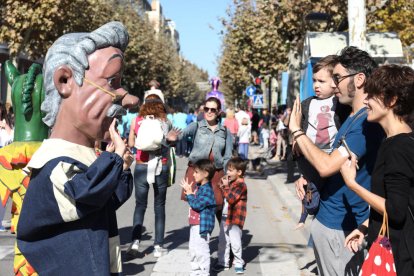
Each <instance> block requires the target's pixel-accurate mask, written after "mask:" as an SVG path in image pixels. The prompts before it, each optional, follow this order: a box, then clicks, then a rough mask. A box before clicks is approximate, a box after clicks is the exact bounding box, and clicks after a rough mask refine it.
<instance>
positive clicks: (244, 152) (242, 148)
mask: <svg viewBox="0 0 414 276" xmlns="http://www.w3.org/2000/svg"><path fill="white" fill-rule="evenodd" d="M239 156H240V158H241V159H243V160H247V159H248V156H249V144H247V143H239Z"/></svg>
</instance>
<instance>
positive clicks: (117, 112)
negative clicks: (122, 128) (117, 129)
mask: <svg viewBox="0 0 414 276" xmlns="http://www.w3.org/2000/svg"><path fill="white" fill-rule="evenodd" d="M126 114H127V111H126V109H125V108H123V107H122V106H121V105H119V104H112V105H111V107H109V109H108V111H107V112H106V116H107V117H109V118H115V117H118V118H119V117H122V116H123V115H126Z"/></svg>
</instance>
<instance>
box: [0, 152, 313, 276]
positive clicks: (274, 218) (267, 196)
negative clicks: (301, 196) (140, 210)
mask: <svg viewBox="0 0 414 276" xmlns="http://www.w3.org/2000/svg"><path fill="white" fill-rule="evenodd" d="M187 162H188V161H187V159H186V158H177V178H176V180H177V181H176V184H175V185H173V186H172V187H170V188H168V193H167V206H166V233H165V247H166V248H168V250H169V252H168V254H167V255H165V256H163V257H161V258H158V259H157V258H154V257H153V254H152V251H153V238H154V212H153V209H154V208H153V191H152V190H150V194H149V197H148V199H149V200H148V209H147V213H146V216H145V220H144V226H145V232H144V233H143V236H142V241H141V244H140V254H138V255H137V256H130V255H128V254H126V250H127V248H128V246H129V243H130V238H131V229H132V219H133V213H134V205H135V197H134V195H132V196H131V198H130V199H129V200H128V201H127V202H126V203H125V204H124V205H123V206H122V207H121V208H120V209H119V210H118V212H117V216H118V227H119V233H120V241H121V249H122V259H123V270H124V274H125V275H151V276H161V275H162V276H164V275H165V276H168V275H171V276H172V275H177V276H178V275H189V271H190V264H189V254H188V238H189V226H188V219H187V215H188V204H187V203H186V202H183V201H181V200H180V193H181V188H180V187H179V181H180V180H181V179H182V177H183V176H184V173H185V169H186V164H187ZM285 166H286V162H276V163H273V164H264V166H262V168H263V169H262V170H261V171H260V172H253V171H248V172H247V177H246V183H247V186H248V204H247V212H248V213H247V219H246V223H245V227H244V229H243V258H244V260H245V262H246V271H245V275H289V276H290V275H292V276H294V275H315V274H314V273H316V265H315V260H314V256H313V252H312V250H311V249H310V248H309V247H307V240H308V237H309V232H308V229H309V225H306V226H305V228H304V229H302V230H294V227H295V225H296V223H297V221H298V218H299V215H300V211H301V205H300V202H299V201H298V200H297V199H296V197H295V196H294V185H293V183H287V184H286V183H285V180H286V174H285ZM6 219H7V217H6ZM310 220H311V219H308V221H307V223H309V222H310ZM218 234H219V231H218V226H217V223H216V226H215V229H214V231H213V234H212V238H211V242H210V248H211V253H212V259H211V264H212V267H213V266H214V264H215V262H216V260H217V247H218ZM14 238H15V237H14V235H11V234H10V233H0V276H7V275H13V270H12V266H13V243H14ZM234 274H235V272H234V270H233V268H231V269H230V270H228V271H223V272H220V273H218V274H217V273H215V272H212V273H211V275H223V276H224V275H234Z"/></svg>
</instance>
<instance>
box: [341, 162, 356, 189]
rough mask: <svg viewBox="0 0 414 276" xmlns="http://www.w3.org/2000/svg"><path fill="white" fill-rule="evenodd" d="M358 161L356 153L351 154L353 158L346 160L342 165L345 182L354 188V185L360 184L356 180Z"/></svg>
mask: <svg viewBox="0 0 414 276" xmlns="http://www.w3.org/2000/svg"><path fill="white" fill-rule="evenodd" d="M357 162H358V160H357V159H356V157H355V155H353V154H352V155H351V160H348V159H347V160H346V161H345V162H344V163H343V164H342V166H341V174H342V178H343V179H344V181H345V184H346V185H347V186H348V187H349V188H350V189H352V187H353V186H354V185H358V183H356V182H355V178H356V171H357Z"/></svg>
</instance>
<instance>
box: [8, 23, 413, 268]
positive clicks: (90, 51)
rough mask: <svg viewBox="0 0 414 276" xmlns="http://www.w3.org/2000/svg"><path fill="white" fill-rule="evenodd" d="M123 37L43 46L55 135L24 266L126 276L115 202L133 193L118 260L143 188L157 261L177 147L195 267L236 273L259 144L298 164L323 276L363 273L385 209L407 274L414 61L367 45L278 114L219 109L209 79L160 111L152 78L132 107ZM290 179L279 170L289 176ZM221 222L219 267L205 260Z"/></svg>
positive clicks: (28, 216) (110, 26)
mask: <svg viewBox="0 0 414 276" xmlns="http://www.w3.org/2000/svg"><path fill="white" fill-rule="evenodd" d="M127 44H128V33H127V32H126V29H125V27H124V26H123V25H122V24H121V23H119V22H110V23H107V24H105V25H104V26H102V27H100V28H99V29H97V30H95V31H93V32H91V33H74V34H67V35H64V36H63V37H62V38H60V39H58V40H57V41H56V42H55V43H54V44H53V45H52V47H51V48H50V49H49V51H48V53H47V55H46V58H45V64H44V69H45V72H44V83H45V85H44V87H45V100H44V102H43V104H42V112H44V113H45V118H44V122H45V124H46V125H48V126H49V127H50V128H51V133H50V137H49V139H46V140H45V141H44V142H43V144H42V145H41V147H40V148H39V149H38V151H37V152H36V153H35V154H34V155H33V157H32V159H31V160H30V162H29V164H28V166H27V169H28V170H29V175H30V177H31V179H30V183H29V185H28V189H27V193H26V196H25V199H24V204H23V207H22V211H21V216H20V221H19V228H18V231H17V247H18V249H19V250H20V251H21V253H22V254H23V255H24V257H25V258H26V259H27V263H26V264H25V265H26V266H27V267H28V269H29V268H30V269H32V270H33V271H36V272H38V273H39V275H108V274H111V275H120V274H121V273H122V260H121V254H120V253H119V252H120V251H119V248H120V245H119V237H118V227H117V222H116V210H117V209H118V208H119V207H120V206H121V205H122V204H123V203H124V202H125V201H126V200H128V198H129V197H130V196H131V195H132V191H133V190H135V209H134V215H133V218H132V233H131V242H130V245H129V248H128V250H127V253H128V254H130V255H133V256H136V254H137V253H138V252H139V250H140V241H141V237H142V232H143V225H144V219H145V213H146V209H147V205H148V193H149V189H150V187H151V186H152V189H153V190H154V206H153V208H154V214H155V221H154V223H155V225H154V229H155V237H154V257H161V256H163V255H165V254H168V250H167V248H165V247H164V235H165V226H166V223H168V222H166V216H165V206H166V195H167V191H168V186H170V185H172V183H174V181H175V179H174V176H175V164H176V163H175V158H176V156H177V158H184V157H187V158H188V163H187V168H186V172H185V176H184V178H183V179H180V180H179V182H180V184H181V187H182V194H181V199H182V200H183V201H186V202H187V203H188V205H189V212H188V224H189V226H190V227H189V252H190V262H191V263H190V264H191V272H190V273H191V275H209V274H210V270H211V269H213V270H214V271H217V272H220V271H223V270H228V269H229V268H230V266H233V267H234V271H235V273H237V274H243V273H244V272H245V265H246V264H245V262H244V260H243V256H242V255H243V254H242V243H241V241H242V230H243V227H244V222H245V219H246V216H247V198H248V191H247V185H246V179H245V173H246V170H247V165H248V162H249V161H250V159H252V158H251V157H250V155H251V153H250V152H249V151H250V150H251V149H252V147H253V146H256V147H258V148H260V149H261V152H263V153H264V155H263V158H266V159H268V160H273V161H283V160H290V162H293V160H297V163H298V168H299V171H300V173H301V177H300V178H299V179H298V180H297V181H296V184H295V185H296V192H297V195H298V197H299V199H300V200H302V202H303V207H302V210H301V212H302V215H301V219H300V221H299V223H298V226H297V228H300V227H304V222H305V219H306V216H307V215H308V214H311V215H314V218H313V220H312V222H311V226H310V228H311V229H310V233H311V237H310V239H311V243H310V244H312V247H313V249H314V252H315V258H316V262H317V266H318V272H319V275H358V274H359V273H360V272H361V265H362V264H363V262H364V259H365V253H366V252H365V250H364V249H365V247H366V245H365V244H364V243H363V240H364V238H365V237H367V240H368V244H367V248H369V247H370V246H371V245H372V244H373V243H374V242H375V240H376V238H377V237H378V235H379V232H380V228H381V226H382V225H383V218H384V217H385V218H387V217H388V225H389V228H388V234H389V238H390V242H391V246H392V252H393V256H394V260H395V266H394V267H392V266H391V268H390V269H393V270H394V272H396V273H397V275H403V276H405V275H412V274H413V272H414V239H413V237H414V236H413V233H414V217H413V215H412V210H414V135H413V132H412V123H413V119H414V70H413V69H411V68H409V67H406V66H397V65H383V66H380V67H378V66H377V64H376V62H375V61H374V60H373V59H372V58H371V57H370V56H369V55H368V54H367V53H366V52H364V51H362V50H359V49H357V48H355V47H347V48H345V49H343V51H342V52H341V53H340V54H339V55H332V56H327V57H325V58H323V59H321V60H320V61H318V62H317V63H316V64H315V65H314V68H313V74H314V75H313V81H314V90H315V96H314V97H311V98H309V99H305V100H304V101H303V102H301V101H300V99H299V97H297V98H296V100H295V102H294V104H293V106H292V107H287V106H281V107H279V108H276V109H274V110H272V112H271V113H269V111H268V110H266V109H263V110H256V109H247V108H245V107H244V106H239V107H236V108H232V107H231V106H228V107H227V108H225V107H224V97H223V93H222V92H220V91H218V86H219V84H220V80H219V79H218V78H214V79H213V80H212V86H213V91H211V92H210V93H209V94H207V96H206V99H205V101H204V102H203V103H202V104H200V105H199V106H197V108H196V109H195V110H190V111H189V112H188V113H184V112H183V110H182V108H181V107H179V106H176V107H172V108H169V107H167V105H166V99H165V98H164V94H163V92H162V91H161V90H160V84H159V83H158V82H157V81H155V80H153V81H151V82H150V83H149V88H150V89H149V90H148V91H146V92H145V95H144V97H143V103H142V105H141V106H140V107H139V109H138V110H135V109H134V108H136V107H137V106H138V99H137V98H136V97H135V96H132V95H130V94H128V93H127V92H126V91H125V90H124V89H123V88H122V86H121V72H122V70H123V66H124V62H123V58H124V56H123V52H124V51H125V49H126V46H127ZM62 48H65V49H68V50H67V51H61V50H60V49H62ZM126 110H129V112H128V113H127V112H126ZM223 111H225V112H223ZM224 113H225V115H223V114H224ZM121 115H124V117H123V120H122V121H119V120H118V121H119V124H118V127H116V123H117V119H116V118H119V117H120V116H121ZM0 119H1V125H0V146H1V147H4V146H7V144H9V143H11V142H12V136H13V120H12V112H8V111H6V109H5V107H4V106H3V105H0ZM97 141H106V142H107V145H106V147H105V149H100V150H98V151H95V150H94V148H95V147H96V146H97V145H99V143H97ZM133 161H135V166H133V171H131V165H132V164H133ZM290 169H292V168H291V167H290ZM292 177H293V176H292V174H291V173H289V172H288V177H287V178H288V181H291V180H293V179H292ZM40 198H41V199H42V200H39V199H40ZM312 200H314V201H313V203H312V204H310V201H312ZM298 211H299V210H298ZM3 213H4V212H3V211H2V210H0V222H1V219H2V215H3ZM45 214H47V216H45ZM216 223H217V225H218V227H219V229H220V234H219V245H218V262H217V263H216V264H215V265H214V267H212V268H211V264H210V256H211V251H210V246H209V241H210V236H211V233H212V231H213V229H214V227H215V225H216ZM0 227H1V225H0ZM1 229H2V228H0V231H1ZM104 241H105V242H104ZM73 252H76V254H73ZM231 254H233V261H231ZM32 270H31V271H32Z"/></svg>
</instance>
